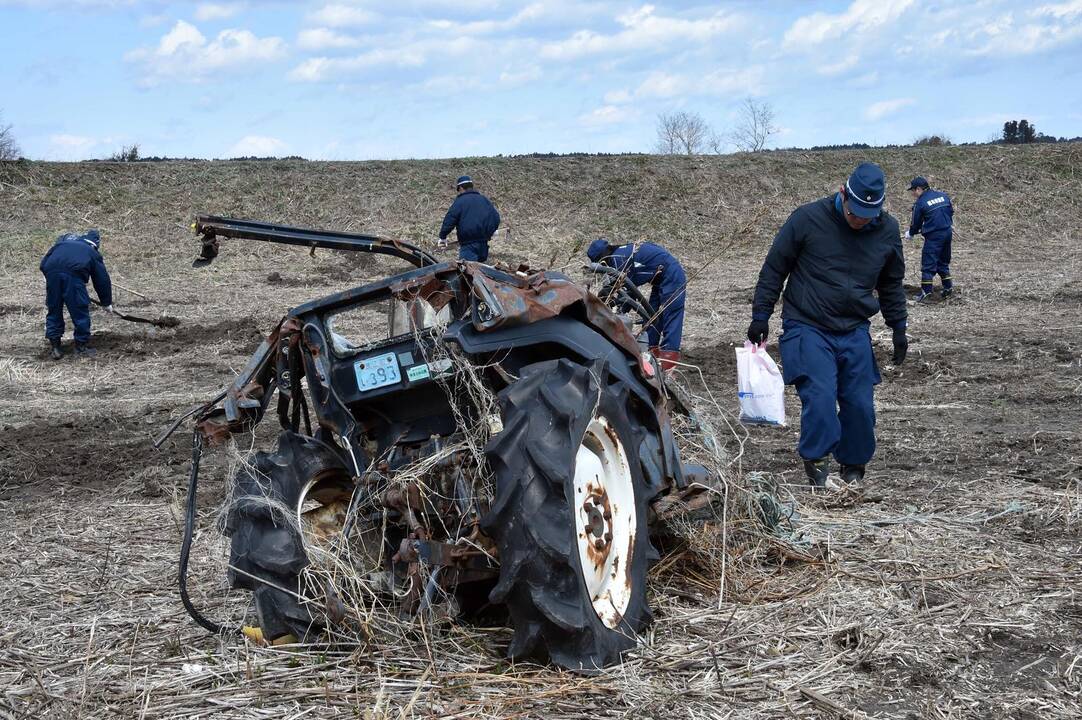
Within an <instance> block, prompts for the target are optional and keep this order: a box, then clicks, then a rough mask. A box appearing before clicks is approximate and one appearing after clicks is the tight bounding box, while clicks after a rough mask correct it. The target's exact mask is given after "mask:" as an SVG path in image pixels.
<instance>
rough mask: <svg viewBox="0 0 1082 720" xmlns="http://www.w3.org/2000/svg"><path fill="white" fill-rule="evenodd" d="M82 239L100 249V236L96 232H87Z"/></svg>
mask: <svg viewBox="0 0 1082 720" xmlns="http://www.w3.org/2000/svg"><path fill="white" fill-rule="evenodd" d="M83 239H84V240H86V241H87V242H88V243H90V244H91V245H93V246H94V247H96V248H98V247H101V234H100V233H99V232H98V231H97V230H87V232H86V235H83Z"/></svg>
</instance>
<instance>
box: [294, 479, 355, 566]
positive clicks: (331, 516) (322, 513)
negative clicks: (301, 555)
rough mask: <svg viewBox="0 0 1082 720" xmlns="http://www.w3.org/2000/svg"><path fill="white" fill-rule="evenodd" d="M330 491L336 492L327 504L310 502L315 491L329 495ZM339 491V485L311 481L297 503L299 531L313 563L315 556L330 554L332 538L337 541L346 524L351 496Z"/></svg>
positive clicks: (302, 542)
mask: <svg viewBox="0 0 1082 720" xmlns="http://www.w3.org/2000/svg"><path fill="white" fill-rule="evenodd" d="M328 488H331V489H334V490H335V491H336V492H333V493H332V497H331V498H329V500H328V501H327V502H321V501H313V502H309V500H310V499H311V498H310V496H311V495H313V494H315V491H317V490H324V491H325V490H327V489H328ZM338 491H339V484H338V483H334V482H331V483H328V482H327V481H325V480H319V479H317V480H310V481H308V483H307V484H305V486H304V489H303V490H301V494H300V497H299V498H298V499H297V527H298V529H299V530H300V535H301V545H302V546H303V547H304V550H305V552H306V553H307V554H308V556H309V559H312V560H314V559H315V558H314V557H313V556H314V555H316V554H318V553H320V552H327V551H328V549H329V547H330V543H331V541H332V538H334V537H337V535H338V533H340V532H341V530H342V527H343V525H344V524H345V520H346V511H347V510H348V508H349V500H350V496H349V494H348V493H347V492H345V491H340V492H338Z"/></svg>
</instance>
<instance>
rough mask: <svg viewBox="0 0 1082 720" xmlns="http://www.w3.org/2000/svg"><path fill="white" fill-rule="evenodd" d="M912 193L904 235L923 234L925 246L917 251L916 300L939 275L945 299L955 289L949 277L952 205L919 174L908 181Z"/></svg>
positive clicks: (924, 296) (928, 292)
mask: <svg viewBox="0 0 1082 720" xmlns="http://www.w3.org/2000/svg"><path fill="white" fill-rule="evenodd" d="M909 194H910V195H912V196H913V201H914V202H913V220H912V221H911V222H910V223H909V229H908V230H906V231H905V239H906V240H908V239H909V238H910V237H912V236H913V235H918V234H920V235H924V249H923V250H922V251H921V254H920V294H919V295H917V297H916V300H917V302H922V301H924V300H926V299H927V298H928V297H929V296H930V295H931V294H932V280H934V279H935V276H936V275H939V277H940V280H941V282H942V283H943V293H942V297H943V298H944V299H946V298H948V297H950V296H951V293H953V292H954V281H953V280H952V279H951V269H950V264H951V235H952V234H953V226H954V207H953V206H952V205H951V199H950V198H949V197H947V194H946V193H943V192H939V191H938V190H932V189H931V188H929V187H928V181H927V180H925V179H924V178H922V177H920V176H919V175H918V176H917V177H915V178H913V180H912V181H910V183H909Z"/></svg>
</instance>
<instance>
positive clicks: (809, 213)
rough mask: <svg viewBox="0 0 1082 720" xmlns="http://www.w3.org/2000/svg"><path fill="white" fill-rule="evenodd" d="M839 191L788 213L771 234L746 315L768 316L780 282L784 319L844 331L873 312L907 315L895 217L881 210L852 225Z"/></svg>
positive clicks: (894, 321)
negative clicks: (774, 234) (868, 219)
mask: <svg viewBox="0 0 1082 720" xmlns="http://www.w3.org/2000/svg"><path fill="white" fill-rule="evenodd" d="M837 201H838V196H835V197H827V198H823V199H822V200H817V201H815V202H812V203H808V204H807V205H802V206H800V207H799V208H797V209H796V210H795V211H793V214H792V215H790V216H789V219H788V220H787V221H786V222H785V225H783V226H782V228H781V230H780V231H779V232H778V235H777V237H775V238H774V243H773V245H771V247H770V252H769V253H767V256H766V262H764V263H763V268H762V270H761V271H760V272H759V283H758V285H756V287H755V300H754V303H753V305H752V317H753V318H754V319H756V320H767V319H769V318H770V315H771V314H772V313H773V312H774V304H775V303H776V302H777V301H778V296H779V295H780V294H781V292H782V286H783V284H784V287H785V295H784V304H783V306H782V318H784V319H793V320H798V321H800V322H805V323H809V324H811V325H814V326H816V327H818V328H821V329H823V330H827V331H830V332H846V331H849V330H852V329H854V328H856V327H857V326H859V325H861V324H862V323H866V322H867V321H868V319H869V318H871V317H872V316H873V315H875V314H876V313H877V312H880V311H881V312H882V313H883V318H884V319H885V320H886V322H887V325H889V326H891V327H896V326H898V325H904V324H905V321H906V307H905V290H904V289H903V287H902V281H903V279H904V278H905V260H904V258H903V255H902V242H901V239H900V238H899V236H898V221H896V220H895V219H894V218H892V217H891V216H890V215H888V214H887V213H885V212H884V213H883V214H882V215H881V216H880V217H879V218H877V219H876V220H873V221H872V222H871V223H869V224H868V225H867V226H865V227H864V228H862V229H861V230H859V231H858V230H853V229H852V228H850V227H849V224H848V223H847V222H846V221H845V217H844V216H843V215H842V212H841V210H840V203H838V202H837Z"/></svg>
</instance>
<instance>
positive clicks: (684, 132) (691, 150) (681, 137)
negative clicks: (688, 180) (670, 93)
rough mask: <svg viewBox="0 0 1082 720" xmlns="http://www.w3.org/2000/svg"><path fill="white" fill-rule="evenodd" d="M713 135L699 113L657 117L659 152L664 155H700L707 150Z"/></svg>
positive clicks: (666, 114) (668, 114)
mask: <svg viewBox="0 0 1082 720" xmlns="http://www.w3.org/2000/svg"><path fill="white" fill-rule="evenodd" d="M712 135H713V132H712V131H711V130H710V126H709V125H707V123H706V121H705V120H703V118H702V116H701V115H699V114H698V113H693V112H683V111H681V112H674V113H662V114H661V115H658V116H657V151H658V152H659V153H660V154H662V155H698V154H700V153H702V152H704V151H705V150H706V148H707V146H708V145H709V143H710V138H711V136H712Z"/></svg>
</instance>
